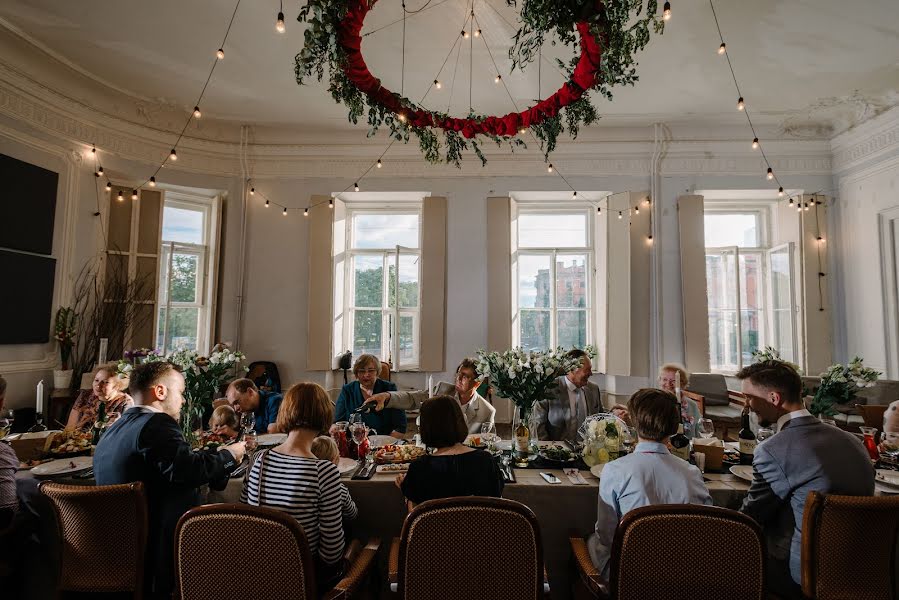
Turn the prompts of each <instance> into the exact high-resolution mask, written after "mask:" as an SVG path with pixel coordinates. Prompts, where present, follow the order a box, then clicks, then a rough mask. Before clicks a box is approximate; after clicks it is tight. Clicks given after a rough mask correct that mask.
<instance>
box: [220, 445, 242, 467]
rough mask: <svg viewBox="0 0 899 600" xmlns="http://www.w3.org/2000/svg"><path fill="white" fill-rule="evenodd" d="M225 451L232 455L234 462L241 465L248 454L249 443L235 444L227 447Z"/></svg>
mask: <svg viewBox="0 0 899 600" xmlns="http://www.w3.org/2000/svg"><path fill="white" fill-rule="evenodd" d="M225 450H227V451H228V452H230V453H231V456H233V457H234V462H235V463H236V464H238V465H239V464H240V463H242V462H243V457H244V454H246V453H247V443H246V442H235V443H234V444H231V445H230V446H225Z"/></svg>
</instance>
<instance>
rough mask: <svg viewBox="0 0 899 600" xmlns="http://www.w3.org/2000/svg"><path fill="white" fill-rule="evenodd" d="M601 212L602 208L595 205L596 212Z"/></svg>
mask: <svg viewBox="0 0 899 600" xmlns="http://www.w3.org/2000/svg"><path fill="white" fill-rule="evenodd" d="M601 213H602V208H601V207H599V206H597V207H596V214H601Z"/></svg>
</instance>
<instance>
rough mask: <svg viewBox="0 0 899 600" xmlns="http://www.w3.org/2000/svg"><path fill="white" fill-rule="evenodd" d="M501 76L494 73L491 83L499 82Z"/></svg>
mask: <svg viewBox="0 0 899 600" xmlns="http://www.w3.org/2000/svg"><path fill="white" fill-rule="evenodd" d="M502 78H503V76H502V75H500V74H499V73H497V74H496V77H494V78H493V83H499V82H500V80H502Z"/></svg>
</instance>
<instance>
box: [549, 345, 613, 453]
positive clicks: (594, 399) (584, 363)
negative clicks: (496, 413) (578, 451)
mask: <svg viewBox="0 0 899 600" xmlns="http://www.w3.org/2000/svg"><path fill="white" fill-rule="evenodd" d="M567 356H569V357H571V358H580V359H581V363H580V367H578V368H577V369H574V370H573V371H569V372H568V373H567V374H565V375H562V376H561V377H559V378H558V379H557V380H556V387H555V389H553V390H552V396H551V397H550V398H547V399H545V400H540V401H538V402H536V403H535V404H534V422H535V423H536V424H537V438H538V439H541V440H575V441H577V437H578V436H577V430H578V428H579V427H580V426H581V424H582V423H583V422H584V420H585V419H586V418H587V417H588V416H590V415H594V414H596V413H599V412H602V411H603V406H602V401H601V400H600V397H599V386H598V385H596V384H595V383H590V376H591V375H593V365H592V363H591V362H590V357H589V356H587V353H586V352H584V351H583V350H579V349H577V348H575V349H574V350H569V351H568V354H567Z"/></svg>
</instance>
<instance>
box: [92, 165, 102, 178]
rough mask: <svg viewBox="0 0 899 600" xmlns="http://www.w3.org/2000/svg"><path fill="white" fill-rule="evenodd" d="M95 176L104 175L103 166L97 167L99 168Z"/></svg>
mask: <svg viewBox="0 0 899 600" xmlns="http://www.w3.org/2000/svg"><path fill="white" fill-rule="evenodd" d="M94 177H103V166H102V165H101V166H99V167H97V170H96V171H94Z"/></svg>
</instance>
